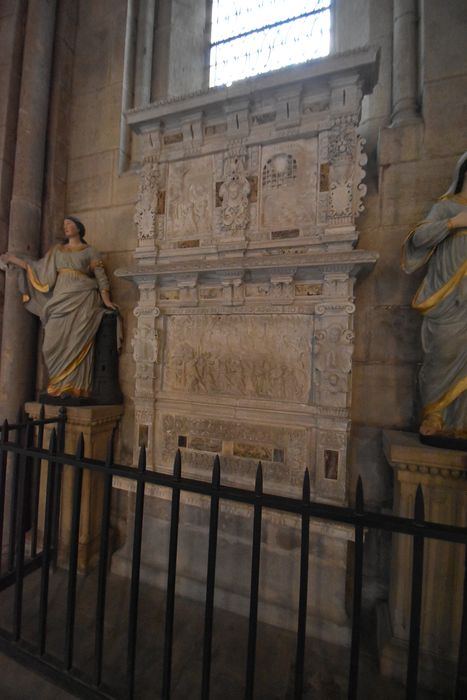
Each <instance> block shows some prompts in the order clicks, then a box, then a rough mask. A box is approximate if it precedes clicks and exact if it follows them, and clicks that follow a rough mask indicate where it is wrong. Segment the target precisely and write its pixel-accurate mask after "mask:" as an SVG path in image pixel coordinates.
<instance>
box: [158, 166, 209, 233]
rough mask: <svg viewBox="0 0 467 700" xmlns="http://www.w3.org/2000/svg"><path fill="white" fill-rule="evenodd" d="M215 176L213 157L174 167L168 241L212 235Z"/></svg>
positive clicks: (170, 178)
mask: <svg viewBox="0 0 467 700" xmlns="http://www.w3.org/2000/svg"><path fill="white" fill-rule="evenodd" d="M213 173H214V167H213V161H212V158H211V157H210V156H206V157H203V158H194V159H187V160H185V161H183V162H181V163H180V162H177V163H171V164H170V166H169V173H168V183H167V221H166V235H167V237H168V238H189V237H190V236H199V235H206V234H209V233H210V232H211V230H212V218H213V199H214V185H213V182H214V179H213Z"/></svg>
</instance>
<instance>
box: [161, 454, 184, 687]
mask: <svg viewBox="0 0 467 700" xmlns="http://www.w3.org/2000/svg"><path fill="white" fill-rule="evenodd" d="M181 474H182V456H181V454H180V450H177V453H176V455H175V461H174V469H173V475H174V479H175V480H176V481H178V480H180V478H181ZM179 514H180V489H177V488H176V487H174V488H173V491H172V510H171V517H170V541H169V562H168V569H167V594H166V596H167V597H166V605H165V638H164V659H163V667H162V699H163V700H169V698H170V686H171V680H172V646H173V627H174V612H175V582H176V576H177V546H178V521H179Z"/></svg>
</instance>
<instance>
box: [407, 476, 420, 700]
mask: <svg viewBox="0 0 467 700" xmlns="http://www.w3.org/2000/svg"><path fill="white" fill-rule="evenodd" d="M424 511H425V508H424V503H423V493H422V489H421V486H420V485H419V486H418V487H417V493H416V495H415V512H414V521H415V524H416V525H423V521H424V519H425V512H424ZM423 548H424V539H423V537H422V536H421V535H414V536H413V559H412V596H411V603H410V632H409V655H408V661H407V681H406V700H416V697H417V675H418V661H419V647H420V623H421V614H422V586H423Z"/></svg>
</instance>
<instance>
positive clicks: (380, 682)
mask: <svg viewBox="0 0 467 700" xmlns="http://www.w3.org/2000/svg"><path fill="white" fill-rule="evenodd" d="M66 584H67V578H66V572H64V571H57V572H55V574H54V575H53V576H52V578H51V582H50V597H49V605H50V615H49V625H48V646H47V651H48V653H50V654H53V655H54V656H56V657H57V658H59V659H61V658H63V646H64V624H63V620H64V610H65V603H66ZM38 585H39V576H38V573H35V574H32V575H30V576H29V577H28V578H27V579H26V581H25V589H24V629H23V637H24V639H26V640H28V641H30V642H32V643H34V635H35V628H36V625H37V600H38V595H37V594H38ZM128 591H129V582H128V581H127V580H126V579H122V578H120V577H117V576H115V575H111V576H110V578H109V589H108V597H107V599H108V606H107V612H106V615H107V619H106V630H105V650H104V657H105V663H104V675H103V680H104V682H105V684H106V685H108V686H109V687H111V688H112V689H113V691H114V693H115V695H116V696H120V697H123V694H124V689H125V675H124V674H125V653H126V629H127V615H128ZM12 593H13V591H12V590H8V591H5V592H3V593H1V594H0V625H1V627H2V628H3V629H10V628H11V619H10V618H11V611H12ZM95 594H96V577H95V575H90V576H87V577H80V578H79V581H78V596H77V615H76V635H75V657H74V659H75V662H74V667H75V668H77V669H79V670H80V671H83V672H86V671H87V672H88V673H89V670H90V669H92V663H93V658H94V608H95V602H94V601H95ZM203 615H204V610H203V606H202V605H201V604H199V603H194V602H192V601H189V600H187V599H182V598H180V597H179V598H177V599H176V614H175V630H174V632H175V634H174V654H173V685H172V687H173V693H172V698H173V700H191V699H192V698H198V697H199V696H200V690H199V689H200V681H201V658H202V631H203V623H204V618H203ZM139 630H140V635H139V644H138V660H137V669H136V675H137V682H136V689H135V698H136V700H146V698H148V699H149V698H157V697H158V696H159V695H158V693H159V692H160V690H159V689H160V687H161V669H162V655H163V635H164V595H163V594H162V593H161V592H160V591H158V590H155V589H154V588H151V587H149V586H147V585H142V586H141V598H140V609H139ZM247 636H248V624H247V620H246V619H245V618H242V617H239V616H238V615H234V614H232V613H228V612H226V611H222V610H218V609H216V611H215V617H214V636H213V652H212V683H211V698H212V700H240V699H241V698H242V697H243V688H244V673H245V662H246V643H247ZM362 641H363V646H362V655H361V666H360V688H359V695H358V697H359V700H375V699H376V698H377V699H378V700H403V699H404V698H405V694H404V688H403V687H402V686H401V685H400V684H399V683H396V682H394V681H389V680H387V679H382V678H381V677H380V675H379V673H378V667H377V661H376V658H375V650H376V639H375V624H374V620H373V618H372V617H371V616H370V617H369V618H368V619H367V620H366V623H365V626H364V629H363V635H362ZM257 648H258V655H257V672H256V677H255V698H256V700H291V698H293V662H294V654H295V636H294V635H293V634H292V633H290V632H287V631H284V630H280V629H277V628H273V627H271V626H269V625H265V624H260V625H259V628H258V647H257ZM348 656H349V654H348V650H347V649H343V648H341V647H337V646H335V645H331V644H325V643H323V642H318V641H315V640H308V644H307V654H306V687H305V692H304V700H341V699H342V700H343V699H344V698H345V697H346V673H347V665H348ZM78 697H79V696H78ZM0 698H1V699H2V700H20V699H21V700H23V699H28V700H29V698H34V700H49V699H50V700H51V699H52V698H54V700H55V699H60V698H62V699H63V700H68V698H70V695H68V694H67V693H66V692H65V691H63V690H61V689H58V688H56V687H54V686H52V685H51V684H49V683H47V682H46V681H44V680H43V679H41V678H39V677H37V676H36V675H35V674H33V673H32V672H31V671H30V670H28V669H25V668H24V667H23V666H19V665H18V664H17V663H16V662H14V661H12V660H11V659H9V658H6V657H4V656H2V655H0ZM417 700H441V696H439V695H434V694H432V693H428V692H426V691H421V692H420V693H419V697H417Z"/></svg>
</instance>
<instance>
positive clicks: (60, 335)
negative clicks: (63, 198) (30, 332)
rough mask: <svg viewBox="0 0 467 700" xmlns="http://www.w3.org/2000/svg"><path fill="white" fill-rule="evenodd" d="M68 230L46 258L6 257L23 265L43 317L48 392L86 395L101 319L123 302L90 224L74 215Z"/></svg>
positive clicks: (24, 284)
mask: <svg viewBox="0 0 467 700" xmlns="http://www.w3.org/2000/svg"><path fill="white" fill-rule="evenodd" d="M63 230H64V233H65V241H64V242H63V243H62V244H59V245H56V246H54V247H53V248H51V249H50V250H49V251H48V253H47V254H46V255H45V257H44V258H42V259H41V260H37V261H26V260H23V259H22V258H19V257H17V256H15V255H12V254H10V253H4V254H3V255H2V256H0V259H1V260H2V262H3V263H7V264H12V265H15V266H17V267H19V268H20V269H21V277H22V279H21V282H20V287H21V291H22V292H23V302H24V305H25V306H26V308H27V309H28V311H30V312H31V313H33V314H35V315H37V316H39V317H40V319H41V321H42V324H43V327H44V344H43V348H42V350H43V354H44V360H45V363H46V366H47V370H48V374H49V384H48V386H47V397H51V398H52V399H59V400H60V399H62V400H65V401H66V400H67V399H72V400H73V399H74V400H83V399H84V400H85V399H87V398H89V397H90V396H91V393H92V379H93V354H94V353H93V350H94V341H95V337H96V334H97V331H98V329H99V325H100V323H101V320H102V318H103V316H104V314H105V313H106V309H111V310H117V308H118V307H117V306H116V304H114V303H112V301H111V299H110V291H109V281H108V278H107V275H106V273H105V270H104V265H103V263H102V260H101V258H100V255H99V253H98V252H97V251H96V250H95V249H94V248H93V247H91V246H89V245H88V244H87V243H86V241H85V240H84V234H85V228H84V225H83V224H82V223H81V221H79V220H78V219H76V218H75V217H72V216H69V217H67V218H66V219H65V221H64V223H63Z"/></svg>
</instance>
